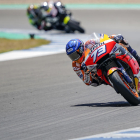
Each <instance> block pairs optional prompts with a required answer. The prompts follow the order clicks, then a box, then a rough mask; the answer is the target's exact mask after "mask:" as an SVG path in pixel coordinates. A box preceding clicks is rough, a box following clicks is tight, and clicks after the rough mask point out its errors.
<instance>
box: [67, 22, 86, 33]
mask: <svg viewBox="0 0 140 140" xmlns="http://www.w3.org/2000/svg"><path fill="white" fill-rule="evenodd" d="M67 25H68V26H69V27H70V28H71V29H72V30H73V31H75V30H77V31H79V32H80V33H85V30H84V29H83V28H82V27H80V26H79V24H77V23H76V22H75V21H74V20H69V22H68V24H67Z"/></svg>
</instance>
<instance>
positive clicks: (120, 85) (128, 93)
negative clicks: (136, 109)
mask: <svg viewBox="0 0 140 140" xmlns="http://www.w3.org/2000/svg"><path fill="white" fill-rule="evenodd" d="M109 79H110V81H111V82H112V83H113V86H114V87H115V88H116V89H118V91H119V92H120V93H121V95H122V96H123V97H124V98H125V99H126V100H127V101H128V102H129V103H130V104H131V105H135V106H136V105H138V104H139V103H140V97H139V95H138V93H137V92H136V93H134V92H133V89H132V88H131V87H130V86H129V85H128V84H127V82H126V81H125V80H124V79H123V77H120V75H119V74H118V72H117V71H115V72H113V73H112V74H111V75H109ZM134 90H135V89H134Z"/></svg>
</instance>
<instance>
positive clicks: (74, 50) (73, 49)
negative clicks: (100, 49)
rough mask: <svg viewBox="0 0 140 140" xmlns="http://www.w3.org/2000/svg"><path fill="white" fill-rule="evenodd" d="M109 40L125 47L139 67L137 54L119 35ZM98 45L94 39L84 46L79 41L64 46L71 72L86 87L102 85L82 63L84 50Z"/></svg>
mask: <svg viewBox="0 0 140 140" xmlns="http://www.w3.org/2000/svg"><path fill="white" fill-rule="evenodd" d="M110 38H111V39H113V40H114V41H115V42H116V43H122V44H123V46H124V47H126V48H127V50H128V51H129V52H130V53H131V54H132V55H133V56H134V57H135V58H136V60H137V61H138V64H139V66H140V57H139V56H138V54H137V52H136V51H135V50H134V49H132V48H131V46H130V45H129V43H128V42H127V41H126V40H125V39H124V37H123V36H122V35H121V34H118V35H112V36H110ZM99 43H100V42H99V41H98V40H94V39H90V40H88V41H86V42H85V44H84V42H83V41H82V40H80V39H72V40H70V41H69V42H68V43H67V45H66V54H67V55H68V56H69V57H70V59H71V60H72V67H73V70H74V71H75V72H76V74H77V75H78V76H79V78H80V79H82V80H83V82H84V83H85V84H86V85H92V86H98V85H100V84H102V83H101V79H100V78H99V77H98V75H97V74H95V73H88V72H87V67H86V65H85V64H84V63H82V62H83V61H84V60H85V53H84V50H85V49H86V48H89V49H91V48H93V47H94V45H96V44H99Z"/></svg>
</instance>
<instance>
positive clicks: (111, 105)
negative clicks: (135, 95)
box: [71, 101, 132, 107]
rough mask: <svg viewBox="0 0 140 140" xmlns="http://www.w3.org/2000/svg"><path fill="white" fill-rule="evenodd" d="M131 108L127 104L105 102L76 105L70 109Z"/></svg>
mask: <svg viewBox="0 0 140 140" xmlns="http://www.w3.org/2000/svg"><path fill="white" fill-rule="evenodd" d="M83 106H87V107H131V106H132V105H130V104H129V103H128V102H125V101H118V102H107V103H86V104H77V105H73V106H71V107H83Z"/></svg>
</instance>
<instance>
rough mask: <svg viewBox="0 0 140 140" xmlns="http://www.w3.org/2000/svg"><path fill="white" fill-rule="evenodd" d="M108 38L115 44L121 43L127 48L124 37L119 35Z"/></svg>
mask: <svg viewBox="0 0 140 140" xmlns="http://www.w3.org/2000/svg"><path fill="white" fill-rule="evenodd" d="M109 38H111V39H114V40H115V42H116V43H122V44H124V45H126V47H129V44H128V42H127V41H126V40H125V39H124V37H123V36H122V35H121V34H118V35H112V36H109Z"/></svg>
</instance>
